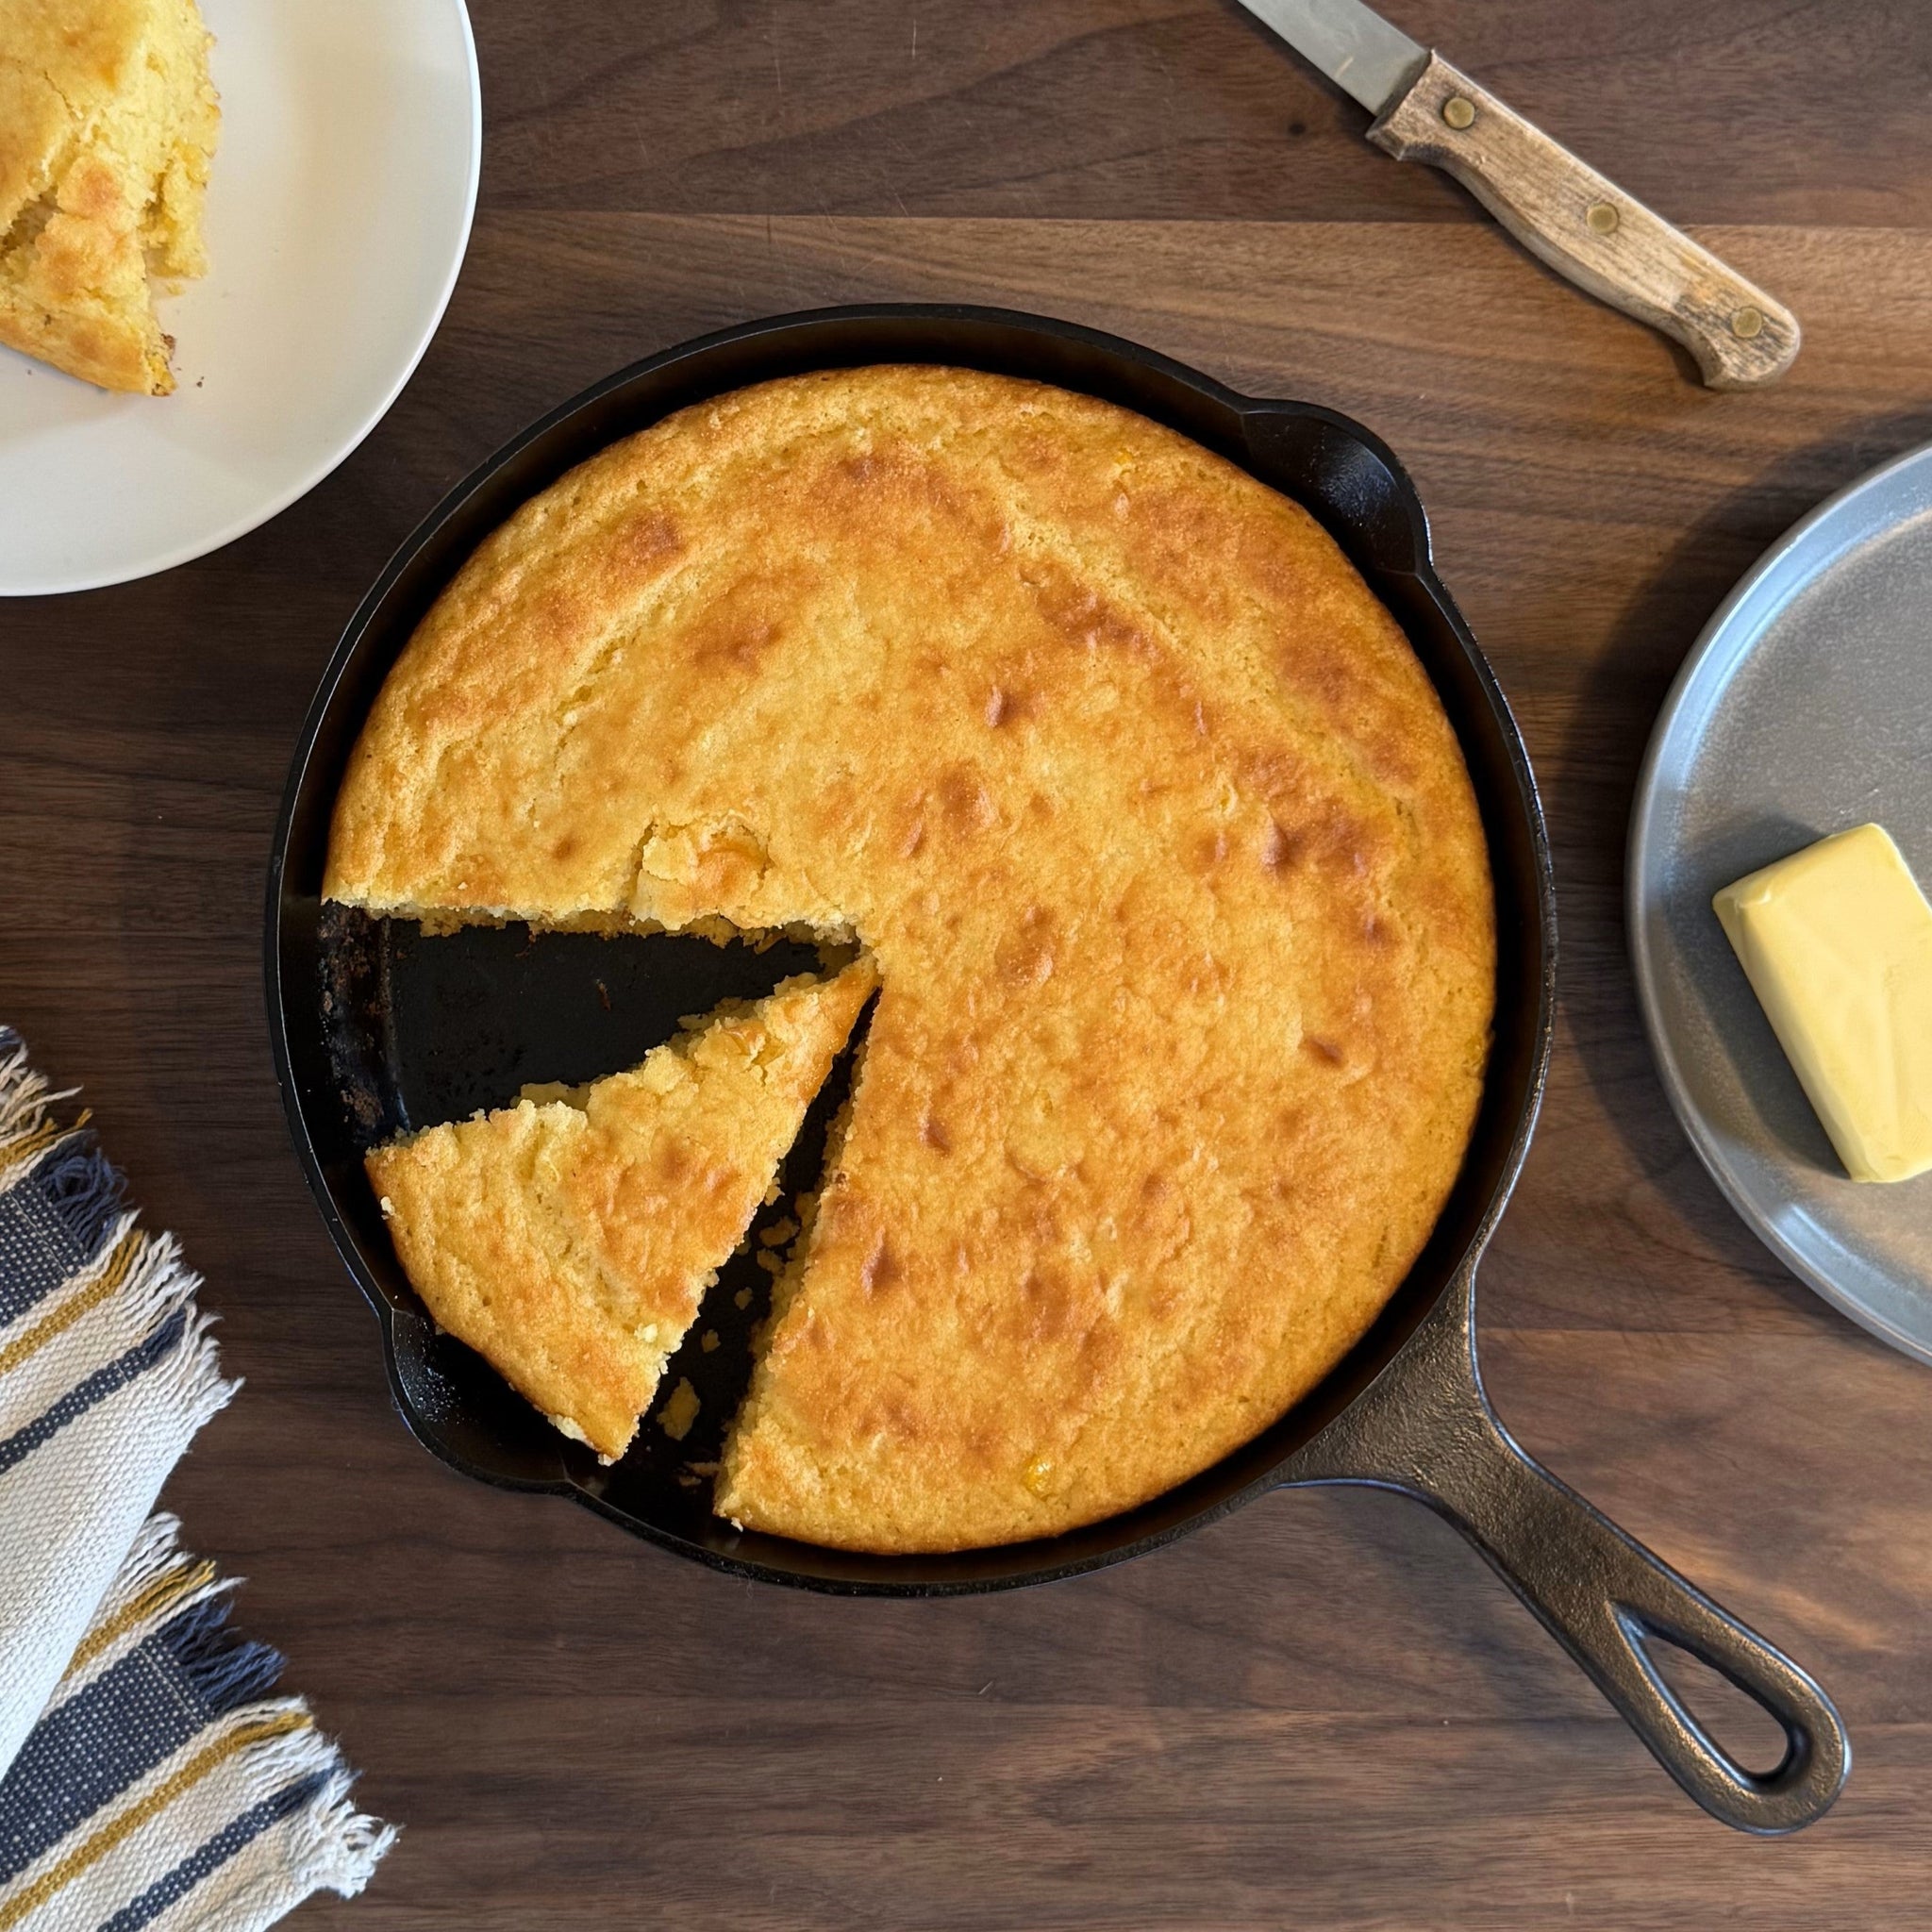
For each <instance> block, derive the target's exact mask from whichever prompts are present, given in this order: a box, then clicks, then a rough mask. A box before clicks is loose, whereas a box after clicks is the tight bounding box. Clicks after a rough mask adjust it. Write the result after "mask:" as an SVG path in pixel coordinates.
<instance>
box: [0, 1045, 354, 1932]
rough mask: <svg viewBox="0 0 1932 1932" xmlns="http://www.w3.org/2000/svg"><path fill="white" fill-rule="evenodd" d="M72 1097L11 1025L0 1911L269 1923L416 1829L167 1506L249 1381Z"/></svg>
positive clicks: (2, 1125)
mask: <svg viewBox="0 0 1932 1932" xmlns="http://www.w3.org/2000/svg"><path fill="white" fill-rule="evenodd" d="M65 1098H67V1096H66V1095H64V1094H50V1093H49V1092H48V1091H47V1088H46V1083H45V1081H44V1080H42V1078H41V1077H40V1076H39V1075H38V1074H35V1073H34V1072H33V1071H32V1070H31V1069H30V1068H29V1067H28V1065H27V1062H26V1053H25V1048H24V1047H23V1046H22V1044H21V1042H20V1040H19V1037H18V1035H16V1034H14V1033H12V1032H10V1031H9V1030H8V1029H7V1028H5V1027H0V1932H14V1928H16V1927H26V1928H31V1932H57V1928H58V1932H67V1928H69V1927H72V1928H74V1932H136V1928H138V1927H154V1928H157V1932H185V1928H187V1927H191V1926H194V1927H200V1926H207V1927H218V1928H221V1932H244V1928H253V1927H258V1926H264V1925H269V1924H273V1923H274V1922H275V1920H277V1919H279V1918H280V1917H281V1916H282V1915H283V1914H284V1913H285V1912H287V1911H288V1910H289V1909H290V1908H291V1907H293V1906H295V1905H298V1904H299V1903H300V1902H301V1901H302V1900H303V1899H305V1898H306V1897H308V1894H309V1893H310V1892H311V1891H313V1890H316V1889H317V1888H318V1887H321V1886H328V1887H330V1888H332V1889H333V1890H337V1891H340V1892H342V1893H344V1894H350V1893H354V1892H357V1891H359V1890H361V1888H362V1886H363V1885H364V1884H365V1883H366V1882H367V1880H368V1877H369V1874H370V1873H371V1872H372V1871H373V1870H374V1869H375V1862H376V1860H377V1859H378V1858H380V1857H382V1855H383V1853H384V1852H385V1851H386V1850H387V1849H388V1848H389V1844H390V1841H391V1838H392V1837H393V1833H392V1831H391V1829H390V1828H389V1827H388V1826H385V1825H381V1824H377V1823H376V1821H375V1820H374V1819H370V1818H365V1817H362V1816H360V1815H358V1813H357V1812H356V1811H355V1810H354V1809H353V1808H352V1807H350V1805H349V1803H348V1799H347V1791H348V1786H349V1782H350V1774H349V1772H348V1770H347V1768H346V1767H345V1766H344V1765H343V1763H342V1761H341V1757H339V1755H338V1754H337V1752H336V1749H335V1746H334V1745H333V1744H331V1743H330V1742H329V1741H328V1740H326V1739H325V1738H323V1737H322V1736H321V1735H320V1734H319V1733H318V1732H317V1731H316V1729H315V1728H314V1724H313V1722H312V1720H311V1719H310V1717H309V1715H308V1708H307V1707H306V1706H305V1705H304V1704H303V1703H302V1702H301V1700H300V1699H299V1698H287V1697H283V1698H277V1697H273V1696H271V1695H269V1692H270V1691H272V1690H273V1688H274V1685H275V1678H276V1676H277V1675H278V1674H279V1672H280V1669H281V1659H280V1657H277V1656H276V1655H275V1652H274V1651H272V1650H270V1649H268V1648H267V1647H266V1646H264V1645H261V1644H255V1643H243V1642H240V1641H236V1640H235V1639H233V1638H231V1637H230V1636H229V1635H228V1634H227V1632H226V1631H225V1627H224V1626H225V1617H226V1608H227V1591H228V1589H229V1586H228V1585H227V1584H225V1583H224V1582H223V1581H221V1580H220V1579H219V1578H218V1577H217V1576H216V1575H215V1574H214V1569H213V1566H212V1565H210V1564H208V1563H201V1562H196V1561H194V1560H193V1559H192V1558H191V1557H186V1556H183V1555H182V1554H181V1553H180V1552H179V1551H178V1550H177V1549H176V1548H175V1531H176V1524H175V1522H174V1520H173V1519H172V1518H171V1517H167V1516H156V1515H154V1514H152V1511H153V1509H154V1506H155V1500H156V1497H157V1496H158V1494H159V1491H160V1488H161V1485H162V1483H163V1482H164V1481H165V1480H166V1479H167V1476H168V1473H169V1471H170V1470H172V1469H173V1468H174V1466H175V1462H176V1461H178V1460H179V1458H180V1457H181V1454H182V1452H183V1451H184V1450H185V1449H186V1448H187V1447H188V1444H189V1442H190V1441H191V1440H192V1438H193V1436H194V1433H195V1431H196V1430H198V1429H199V1428H200V1427H201V1425H202V1424H204V1423H205V1422H207V1421H208V1418H209V1417H210V1416H211V1415H213V1414H214V1413H215V1412H216V1411H217V1410H218V1409H220V1408H221V1407H223V1405H224V1404H225V1403H226V1402H227V1401H228V1399H229V1397H230V1396H231V1395H233V1393H234V1392H235V1388H236V1386H237V1385H236V1384H234V1383H232V1382H226V1381H224V1380H223V1378H222V1374H221V1370H220V1366H219V1363H218V1361H217V1358H216V1353H215V1347H214V1341H213V1339H212V1337H211V1336H210V1335H209V1334H208V1317H207V1316H206V1315H203V1314H201V1313H200V1312H199V1311H198V1310H197V1309H196V1307H195V1305H194V1291H195V1289H196V1287H197V1286H198V1285H199V1284H198V1282H197V1280H196V1278H195V1276H194V1275H193V1274H190V1273H189V1272H188V1270H187V1269H186V1268H185V1267H184V1266H183V1265H182V1262H181V1258H180V1255H179V1252H178V1251H177V1249H176V1247H175V1242H174V1241H173V1240H172V1238H170V1237H168V1236H166V1235H161V1236H152V1235H148V1234H145V1233H143V1232H142V1230H141V1229H140V1228H139V1227H137V1226H136V1224H135V1216H134V1215H133V1214H132V1213H131V1212H128V1211H127V1210H126V1209H125V1208H124V1207H123V1205H122V1198H121V1177H120V1175H119V1174H116V1173H115V1172H114V1170H113V1169H112V1168H111V1167H109V1166H108V1163H107V1162H106V1160H105V1159H104V1158H102V1156H101V1154H100V1152H99V1150H98V1149H97V1148H96V1146H95V1145H94V1141H93V1137H92V1134H91V1133H89V1132H88V1130H87V1127H86V1123H85V1116H83V1117H82V1119H81V1120H80V1121H77V1122H75V1123H74V1124H71V1125H63V1124H60V1123H59V1121H58V1120H57V1119H56V1118H55V1116H54V1113H53V1110H52V1109H53V1108H54V1107H55V1105H56V1104H57V1103H58V1102H59V1101H60V1100H63V1099H65Z"/></svg>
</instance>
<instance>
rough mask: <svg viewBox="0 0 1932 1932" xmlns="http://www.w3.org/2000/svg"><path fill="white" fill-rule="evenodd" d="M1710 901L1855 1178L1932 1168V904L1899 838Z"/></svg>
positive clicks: (1774, 868) (1784, 869) (1793, 861)
mask: <svg viewBox="0 0 1932 1932" xmlns="http://www.w3.org/2000/svg"><path fill="white" fill-rule="evenodd" d="M1711 904H1712V906H1713V907H1714V908H1716V910H1717V916H1718V918H1719V919H1720V920H1721V921H1723V923H1724V933H1725V935H1726V937H1728V939H1729V940H1730V942H1731V948H1732V950H1733V951H1734V952H1735V953H1736V954H1737V956H1738V958H1739V961H1740V964H1741V965H1742V966H1743V968H1744V972H1745V974H1747V975H1748V977H1749V978H1750V981H1751V988H1752V991H1754V992H1756V993H1757V998H1758V1003H1759V1004H1760V1005H1761V1006H1762V1007H1763V1008H1764V1011H1765V1016H1766V1017H1767V1018H1768V1019H1769V1020H1770V1022H1771V1024H1772V1027H1773V1030H1774V1032H1775V1033H1776V1034H1777V1037H1778V1042H1779V1044H1780V1045H1782V1046H1783V1048H1784V1050H1785V1053H1786V1054H1787V1056H1788V1057H1789V1058H1790V1062H1791V1065H1792V1067H1793V1068H1794V1069H1795V1070H1796V1072H1797V1075H1798V1078H1799V1080H1800V1081H1801V1082H1802V1083H1803V1085H1804V1089H1805V1092H1806V1095H1807V1098H1808V1099H1809V1100H1810V1102H1811V1105H1812V1106H1813V1108H1816V1109H1817V1112H1818V1118H1819V1119H1820V1120H1821V1121H1822V1122H1823V1123H1824V1130H1825V1132H1826V1133H1827V1134H1829V1135H1830V1136H1831V1144H1832V1145H1833V1146H1834V1147H1836V1148H1837V1149H1838V1154H1839V1158H1840V1160H1842V1161H1843V1162H1844V1164H1845V1172H1846V1173H1847V1174H1850V1175H1851V1177H1852V1178H1853V1179H1854V1180H1855V1181H1902V1180H1908V1179H1910V1177H1911V1176H1912V1175H1913V1174H1924V1172H1925V1170H1926V1169H1927V1168H1932V906H1928V905H1927V904H1926V903H1925V895H1924V893H1923V892H1922V891H1920V890H1919V887H1918V882H1917V881H1916V880H1915V879H1914V878H1913V877H1912V874H1911V873H1910V872H1909V871H1908V870H1907V866H1906V862H1905V860H1904V858H1901V857H1900V856H1899V849H1898V847H1897V846H1896V845H1894V844H1893V843H1892V842H1891V839H1890V835H1889V834H1888V833H1887V832H1886V831H1885V830H1884V829H1883V828H1882V827H1881V826H1878V825H1858V826H1857V827H1855V828H1854V829H1853V830H1851V831H1849V832H1840V833H1837V834H1836V835H1835V836H1833V837H1832V838H1829V839H1821V840H1820V841H1818V843H1817V844H1815V845H1808V846H1807V847H1806V848H1805V850H1804V851H1802V852H1794V853H1793V854H1792V855H1791V856H1790V858H1781V859H1779V860H1778V862H1777V863H1776V864H1775V865H1767V866H1766V867H1765V868H1764V870H1763V871H1762V872H1754V873H1753V874H1751V875H1750V877H1749V878H1742V879H1740V880H1739V881H1738V882H1737V884H1736V885H1732V886H1726V887H1725V888H1724V891H1721V892H1720V893H1718V895H1717V897H1716V898H1715V899H1713V900H1712V901H1711Z"/></svg>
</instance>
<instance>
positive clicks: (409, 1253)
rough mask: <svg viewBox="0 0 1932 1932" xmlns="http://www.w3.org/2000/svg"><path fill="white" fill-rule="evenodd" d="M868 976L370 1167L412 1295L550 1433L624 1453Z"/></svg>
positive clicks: (381, 1154)
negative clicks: (543, 1419) (526, 1402)
mask: <svg viewBox="0 0 1932 1932" xmlns="http://www.w3.org/2000/svg"><path fill="white" fill-rule="evenodd" d="M876 983H877V982H876V979H875V977H874V973H873V970H872V968H871V966H870V965H869V964H866V963H865V962H863V961H861V962H860V963H858V964H857V965H854V966H849V967H847V968H846V970H845V971H844V972H843V973H841V974H839V975H838V977H837V978H836V979H831V980H824V981H817V980H810V979H791V980H787V981H786V982H785V984H784V985H783V986H781V987H780V988H779V989H778V990H777V991H776V992H774V993H773V994H772V995H771V996H770V997H769V998H767V999H764V1000H760V1001H759V1002H758V1004H757V1005H756V1006H754V1007H750V1008H741V1009H737V1010H721V1012H720V1013H718V1014H716V1015H714V1016H713V1017H712V1018H711V1019H710V1020H709V1021H708V1022H707V1023H706V1024H705V1025H704V1027H703V1029H702V1030H701V1031H698V1032H694V1033H689V1034H686V1035H685V1036H684V1037H682V1038H680V1039H678V1040H675V1041H672V1042H671V1043H670V1044H669V1045H667V1046H660V1047H659V1048H658V1050H657V1051H656V1052H655V1053H653V1054H651V1055H650V1056H649V1057H648V1058H646V1059H645V1060H644V1062H643V1064H642V1065H641V1066H640V1067H638V1068H637V1069H636V1070H635V1071H634V1072H631V1073H627V1074H615V1075H613V1076H612V1077H610V1078H608V1079H604V1080H599V1081H597V1082H595V1083H594V1084H593V1085H591V1087H589V1088H587V1089H584V1090H582V1091H581V1092H580V1093H577V1094H575V1095H574V1096H571V1097H568V1098H561V1099H551V1098H544V1099H541V1100H538V1099H535V1098H532V1097H530V1096H527V1095H526V1097H525V1099H523V1100H522V1101H520V1102H519V1103H518V1104H517V1105H516V1106H515V1107H512V1108H505V1109H503V1110H502V1111H501V1112H498V1113H492V1114H489V1115H482V1116H478V1117H477V1118H476V1119H475V1120H470V1121H462V1122H458V1123H457V1124H453V1125H449V1126H441V1127H431V1128H429V1129H428V1130H427V1131H426V1132H425V1133H421V1134H417V1135H414V1136H412V1137H411V1138H409V1139H408V1140H406V1141H396V1142H395V1143H393V1144H392V1145H391V1146H388V1147H381V1148H377V1149H376V1150H375V1152H374V1153H372V1154H370V1155H368V1156H367V1157H366V1164H367V1167H368V1170H369V1178H370V1182H371V1184H372V1185H373V1186H374V1187H375V1191H376V1194H377V1195H378V1197H379V1198H380V1199H381V1202H382V1211H383V1215H384V1218H385V1219H386V1220H387V1221H388V1223H389V1228H390V1233H391V1236H392V1237H393V1239H394V1241H395V1244H396V1252H397V1254H398V1255H399V1256H400V1257H402V1262H403V1266H404V1268H405V1269H406V1270H407V1271H408V1276H409V1279H410V1281H411V1282H412V1283H413V1284H414V1286H415V1289H416V1291H417V1293H418V1294H420V1295H421V1296H422V1297H423V1300H424V1303H425V1306H426V1307H428V1309H429V1312H430V1313H431V1314H432V1315H433V1316H435V1318H436V1320H437V1322H438V1323H439V1324H441V1326H442V1327H444V1328H446V1329H448V1330H449V1332H450V1333H451V1334H452V1335H455V1336H457V1337H458V1338H459V1339H460V1340H462V1341H466V1342H468V1343H469V1344H470V1346H471V1347H472V1348H475V1349H476V1350H477V1351H478V1352H479V1353H481V1354H482V1355H484V1356H485V1357H488V1358H489V1360H490V1361H491V1363H493V1364H494V1366H495V1367H496V1369H497V1370H498V1372H499V1373H500V1374H502V1375H503V1376H504V1377H505V1379H506V1380H508V1382H510V1383H511V1384H512V1385H513V1386H514V1387H515V1388H517V1389H518V1390H520V1391H522V1392H523V1393H524V1394H525V1396H527V1397H528V1398H529V1399H530V1401H532V1402H533V1403H535V1404H536V1405H537V1407H539V1408H541V1410H542V1411H543V1412H544V1414H546V1415H547V1416H548V1417H549V1418H550V1420H551V1421H552V1422H553V1423H555V1424H557V1426H558V1428H559V1429H561V1430H562V1431H563V1432H564V1434H565V1435H567V1436H574V1437H575V1438H577V1439H578V1440H579V1441H585V1442H588V1443H590V1444H591V1447H592V1448H593V1449H595V1450H596V1451H597V1453H598V1454H599V1455H600V1456H602V1457H605V1458H606V1459H607V1460H608V1459H611V1458H614V1457H618V1456H621V1455H623V1453H624V1451H625V1448H626V1447H628V1446H629V1443H630V1440H631V1438H632V1436H633V1435H634V1434H635V1433H636V1432H637V1424H638V1418H639V1416H641V1414H642V1413H643V1411H644V1410H645V1408H647V1407H649V1406H650V1402H651V1397H652V1395H653V1393H654V1392H655V1391H656V1390H657V1387H658V1377H659V1376H660V1375H661V1374H663V1370H664V1364H665V1362H666V1361H667V1360H669V1358H670V1357H671V1356H672V1354H673V1353H674V1352H675V1350H676V1348H677V1345H678V1343H679V1342H680V1341H682V1340H683V1338H684V1331H685V1330H686V1329H687V1328H689V1327H690V1326H691V1320H692V1318H693V1317H694V1316H695V1315H696V1313H697V1311H698V1304H699V1302H700V1301H701V1300H702V1299H703V1298H704V1292H705V1290H706V1289H707V1288H708V1287H709V1286H710V1284H711V1282H712V1281H713V1280H714V1279H715V1278H716V1274H717V1271H718V1269H719V1268H720V1267H721V1266H722V1265H723V1263H724V1260H725V1258H726V1257H728V1256H729V1255H730V1253H731V1251H732V1249H733V1248H735V1247H736V1246H737V1245H738V1242H739V1241H740V1240H741V1238H742V1236H743V1234H744V1230H745V1228H746V1226H747V1225H748V1224H750V1222H751V1218H752V1216H753V1215H754V1214H755V1213H757V1211H758V1205H759V1203H760V1202H762V1201H763V1200H764V1198H765V1196H766V1194H767V1193H768V1192H769V1191H770V1190H771V1187H772V1183H773V1179H774V1175H775V1174H776V1173H777V1169H778V1163H779V1162H780V1161H781V1160H782V1159H783V1158H784V1157H785V1154H786V1151H787V1149H789V1148H790V1147H791V1143H792V1141H795V1140H796V1139H797V1138H798V1129H799V1125H800V1124H801V1123H802V1121H803V1120H804V1118H805V1111H806V1109H807V1108H808V1107H809V1106H810V1105H811V1102H812V1097H813V1095H815V1094H816V1093H817V1092H818V1091H819V1089H820V1087H821V1086H823V1085H824V1079H825V1074H827V1072H829V1070H830V1068H831V1065H832V1062H833V1060H834V1059H835V1058H837V1056H838V1053H839V1049H840V1048H841V1046H842V1045H843V1044H844V1042H845V1039H846V1036H847V1035H848V1034H849V1033H850V1032H851V1030H852V1026H853V1023H854V1022H855V1021H856V1020H857V1019H858V1014H859V1009H860V1008H862V1007H863V1006H864V1005H865V1002H866V1001H867V1000H868V999H869V998H870V997H871V996H872V992H873V989H874V986H875V985H876Z"/></svg>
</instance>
